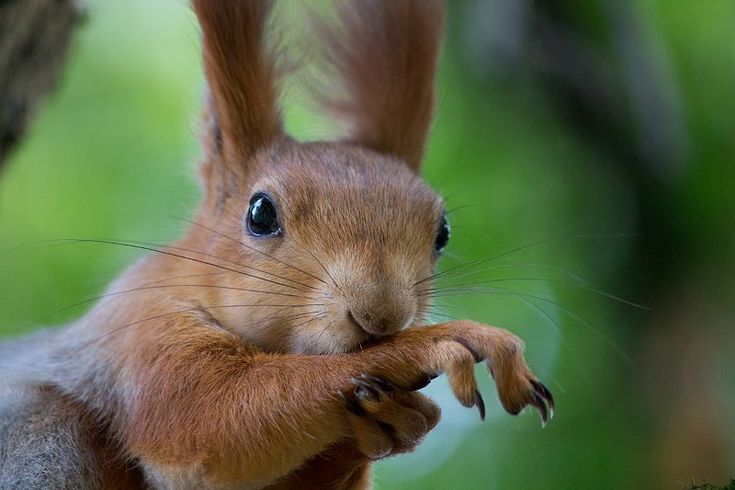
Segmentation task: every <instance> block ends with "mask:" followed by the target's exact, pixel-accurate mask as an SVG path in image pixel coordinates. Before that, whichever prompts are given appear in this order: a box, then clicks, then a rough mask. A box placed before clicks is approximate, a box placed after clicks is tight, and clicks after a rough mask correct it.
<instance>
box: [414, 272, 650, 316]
mask: <svg viewBox="0 0 735 490" xmlns="http://www.w3.org/2000/svg"><path fill="white" fill-rule="evenodd" d="M516 281H532V282H551V283H554V282H555V283H561V284H564V285H568V286H572V287H575V288H578V289H581V290H583V291H587V292H590V293H593V294H596V295H599V296H603V297H605V298H608V299H612V300H614V301H617V302H619V303H623V304H626V305H628V306H632V307H634V308H638V309H640V310H644V311H650V310H651V308H650V307H648V306H643V305H640V304H638V303H634V302H633V301H630V300H627V299H625V298H621V297H619V296H615V295H614V294H611V293H608V292H607V291H603V290H600V289H597V288H593V287H590V286H586V285H584V284H578V283H575V282H570V281H565V280H563V279H555V278H549V277H504V278H496V279H488V280H485V281H475V282H469V283H464V284H452V285H447V286H443V287H435V288H432V289H428V290H427V291H426V292H427V293H428V294H425V295H426V296H431V297H436V296H433V293H442V292H445V291H447V292H455V291H461V288H463V287H465V286H479V285H482V284H492V283H498V282H516Z"/></svg>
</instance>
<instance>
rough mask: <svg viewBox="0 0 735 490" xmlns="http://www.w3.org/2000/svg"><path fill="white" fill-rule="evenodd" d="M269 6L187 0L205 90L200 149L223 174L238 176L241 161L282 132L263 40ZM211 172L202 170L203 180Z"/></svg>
mask: <svg viewBox="0 0 735 490" xmlns="http://www.w3.org/2000/svg"><path fill="white" fill-rule="evenodd" d="M271 4H272V2H271V1H269V0H192V7H193V9H194V12H195V13H196V16H197V18H198V19H199V24H200V25H201V30H202V52H203V59H204V71H205V75H206V79H207V84H208V97H207V99H208V105H207V108H206V109H205V136H204V138H205V148H206V151H207V153H208V155H207V157H208V160H209V161H210V162H212V161H215V162H216V165H220V166H225V167H226V168H224V169H221V170H223V171H224V174H232V172H235V174H242V172H243V168H244V167H245V162H246V160H247V159H248V158H249V157H251V156H252V155H253V153H255V152H256V151H258V150H259V149H261V148H264V147H266V146H268V145H269V144H270V143H271V142H272V141H273V140H274V139H275V138H277V137H278V136H280V135H281V132H282V129H281V117H280V113H279V110H278V89H277V70H276V63H275V56H274V55H273V53H272V52H271V51H270V50H269V49H268V46H267V43H266V36H265V32H266V25H267V23H268V17H269V14H270V10H271ZM209 165H214V164H212V163H209ZM213 170H216V169H205V171H204V174H205V178H207V179H208V180H210V179H211V177H212V175H213V174H214V173H215V172H213ZM219 173H222V172H219ZM221 184H222V183H220V185H221Z"/></svg>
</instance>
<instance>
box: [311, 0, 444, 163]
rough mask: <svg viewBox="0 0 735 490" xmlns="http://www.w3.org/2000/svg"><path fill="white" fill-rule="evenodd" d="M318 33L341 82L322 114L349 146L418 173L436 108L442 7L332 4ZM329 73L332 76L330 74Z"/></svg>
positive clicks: (380, 0) (433, 1)
mask: <svg viewBox="0 0 735 490" xmlns="http://www.w3.org/2000/svg"><path fill="white" fill-rule="evenodd" d="M337 15H338V23H337V25H336V26H333V27H329V26H326V25H320V27H319V29H318V31H319V35H320V36H322V37H323V39H324V43H325V45H326V61H327V62H328V63H329V64H330V65H331V68H332V69H333V71H334V72H336V74H337V75H338V77H339V78H340V79H341V82H342V87H341V88H342V92H341V93H340V94H339V95H337V96H332V95H327V96H326V97H323V99H324V103H325V106H326V108H327V109H328V110H329V111H331V112H332V113H333V114H335V115H336V116H337V117H338V118H339V119H340V120H341V121H343V122H344V123H345V125H346V127H347V130H348V133H349V137H350V139H351V140H353V141H355V142H357V143H359V144H361V145H363V146H366V147H368V148H371V149H374V150H377V151H379V152H382V153H388V154H392V155H394V156H397V157H399V158H401V159H403V160H404V161H405V162H406V164H408V166H409V167H411V168H412V169H413V170H414V171H418V170H419V169H420V167H421V160H422V158H423V155H424V151H425V147H426V140H427V137H428V133H429V129H430V127H431V123H432V118H433V113H434V105H435V87H434V83H435V74H436V67H437V60H438V57H439V51H440V46H441V38H442V26H443V23H444V3H443V0H350V1H345V0H338V4H337ZM330 71H332V70H330Z"/></svg>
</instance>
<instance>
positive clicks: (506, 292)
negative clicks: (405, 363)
mask: <svg viewBox="0 0 735 490" xmlns="http://www.w3.org/2000/svg"><path fill="white" fill-rule="evenodd" d="M475 293H480V294H501V295H510V296H516V297H525V298H527V299H534V300H537V301H543V302H544V303H548V304H551V305H553V306H554V307H556V308H557V309H558V310H559V311H560V312H562V313H564V314H565V315H567V316H569V317H570V318H572V319H573V320H575V321H577V322H578V323H580V324H582V325H584V326H586V327H587V328H589V329H590V330H592V331H593V332H594V333H595V334H596V335H597V336H598V337H599V338H601V339H602V340H603V341H605V343H606V344H607V345H608V346H609V347H610V348H612V349H613V350H614V351H615V352H616V353H617V354H618V355H619V356H620V357H621V358H622V359H623V360H624V361H625V362H626V364H628V365H629V366H633V365H634V361H633V359H632V358H631V357H630V356H629V355H628V354H627V353H626V352H625V351H623V350H622V348H621V347H620V346H618V345H617V344H616V343H615V342H614V341H613V340H612V339H610V337H608V336H607V335H605V334H604V333H603V332H602V331H601V330H600V329H598V328H597V327H595V326H594V325H593V324H591V323H590V322H589V321H587V320H585V319H584V318H582V317H580V316H579V315H577V314H576V313H574V312H573V311H571V310H570V309H568V308H566V307H565V306H562V305H561V304H560V303H559V302H557V301H554V300H552V299H550V298H547V297H544V296H539V295H535V294H530V293H524V292H520V291H514V290H512V289H508V288H504V287H492V288H476V289H474V290H472V289H468V290H467V291H462V292H461V293H459V294H475Z"/></svg>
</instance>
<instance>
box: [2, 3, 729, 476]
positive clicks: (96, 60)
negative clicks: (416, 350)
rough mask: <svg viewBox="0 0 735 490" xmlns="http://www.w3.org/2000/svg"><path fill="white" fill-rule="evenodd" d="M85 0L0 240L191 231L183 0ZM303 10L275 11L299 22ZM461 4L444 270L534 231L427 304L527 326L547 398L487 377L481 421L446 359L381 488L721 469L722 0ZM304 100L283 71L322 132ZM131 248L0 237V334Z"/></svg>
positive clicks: (9, 172) (433, 168) (99, 279)
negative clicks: (404, 450) (523, 396)
mask: <svg viewBox="0 0 735 490" xmlns="http://www.w3.org/2000/svg"><path fill="white" fill-rule="evenodd" d="M86 3H87V6H88V20H87V23H86V25H84V26H83V28H82V29H81V30H80V31H79V32H78V33H77V36H76V39H75V43H74V45H73V48H72V52H71V56H70V58H69V63H68V66H67V69H66V71H65V75H64V76H63V79H62V82H61V84H60V87H59V88H58V90H57V91H56V93H55V94H54V95H53V96H52V97H51V98H50V100H49V101H48V103H47V104H46V106H45V107H44V109H43V110H42V111H41V113H40V115H39V117H38V118H37V119H36V121H35V122H34V124H33V127H32V128H31V130H30V133H29V135H28V137H27V139H26V140H25V141H24V143H23V144H22V146H21V147H20V148H19V149H18V150H17V151H16V153H15V154H14V155H13V157H12V161H11V162H10V163H9V165H8V167H7V168H6V169H5V171H4V172H3V175H2V182H1V183H0V250H8V249H11V248H13V247H16V246H18V245H22V244H28V243H35V242H38V241H41V240H49V239H58V238H119V239H127V240H142V241H151V242H164V241H167V240H170V239H172V238H174V237H176V236H177V235H178V234H180V233H181V229H182V225H181V223H180V222H179V221H177V220H175V219H172V218H171V217H170V216H172V215H173V216H187V215H189V214H190V213H191V212H192V210H193V209H194V207H195V206H196V203H197V201H198V199H199V191H198V187H197V183H196V178H195V176H196V171H195V169H196V162H197V155H198V147H197V138H196V134H197V129H196V127H197V125H196V123H197V118H198V111H199V107H200V99H201V93H202V86H203V85H202V84H203V82H202V75H201V68H200V63H199V54H198V33H197V29H196V26H195V23H194V19H193V16H192V15H191V13H190V12H189V11H188V8H187V7H186V4H185V2H183V1H180V0H157V1H156V2H148V1H144V0H129V1H126V2H113V1H109V0H106V1H102V0H89V1H87V2H86ZM295 5H296V4H295V2H290V1H286V2H281V7H282V8H281V10H282V12H281V15H283V16H284V20H283V22H286V23H288V25H289V26H296V27H298V26H299V25H300V19H301V14H300V13H299V12H300V10H298V9H297V8H295ZM450 7H451V8H450V17H449V22H448V38H447V47H446V50H445V54H444V58H443V62H442V67H441V74H440V94H441V100H440V107H439V112H438V117H437V122H436V125H435V128H434V131H433V136H432V139H431V146H430V150H429V153H428V158H427V162H426V167H425V171H424V175H425V176H426V178H427V180H428V181H429V182H430V183H431V184H432V185H433V186H434V187H435V188H436V189H438V190H439V191H441V192H442V193H443V194H444V195H445V196H447V200H448V207H449V208H450V209H452V211H451V215H450V217H451V222H452V224H453V231H454V233H453V238H452V242H451V245H450V248H449V253H448V256H447V258H446V259H444V262H443V264H442V267H445V268H446V267H451V266H453V265H456V264H458V263H462V262H463V261H465V260H468V259H472V258H477V257H487V256H492V255H495V254H503V253H504V252H508V251H512V250H514V249H517V248H519V247H524V246H525V245H530V244H534V243H536V242H538V241H542V243H536V244H535V245H532V246H528V247H526V248H522V249H520V250H517V251H515V252H513V253H509V254H507V255H504V256H502V257H499V258H497V259H495V260H492V261H489V262H487V263H485V264H483V265H482V266H479V267H476V268H474V269H471V270H472V272H473V274H472V275H468V276H466V277H463V278H461V279H460V280H457V281H446V282H444V284H445V285H447V286H449V287H451V286H453V285H456V286H462V287H463V288H471V289H472V291H464V292H463V293H462V294H456V295H449V296H447V297H445V298H442V299H440V300H439V303H441V304H442V305H444V306H443V308H445V309H444V310H443V312H444V314H447V315H451V316H453V317H463V318H464V317H469V318H473V319H477V320H481V321H483V322H486V323H490V324H495V325H499V326H503V327H505V328H508V329H510V330H512V331H514V332H516V333H518V334H519V335H520V336H521V337H522V338H523V339H524V340H525V341H526V343H527V352H528V359H529V363H530V364H531V365H532V367H533V368H534V370H535V371H536V372H537V374H539V375H540V376H541V377H542V378H543V379H545V380H546V381H548V382H549V385H550V387H551V388H552V390H553V391H554V392H555V395H556V398H557V416H556V417H555V418H554V419H553V420H552V422H551V423H550V424H549V426H547V427H546V428H545V429H543V430H542V429H541V428H540V424H539V422H538V418H537V417H536V415H535V414H532V413H530V412H527V413H524V414H522V415H521V416H520V417H517V418H514V417H510V416H508V415H507V414H505V413H503V412H502V411H501V409H500V407H499V405H498V403H497V400H496V397H495V393H494V389H493V387H492V385H491V382H490V381H483V383H482V390H483V393H484V394H485V399H486V401H487V402H488V405H489V411H490V412H491V415H490V416H489V418H488V420H487V421H486V422H485V424H481V423H480V422H479V417H478V416H477V414H476V413H474V412H472V411H469V410H466V409H464V408H462V407H460V406H459V404H458V403H457V402H456V401H454V400H453V399H452V397H451V395H450V393H449V391H448V389H447V387H446V386H445V385H444V383H443V381H442V380H441V379H440V380H438V381H437V382H436V383H434V384H433V385H432V386H431V387H430V388H429V389H428V391H429V393H430V394H431V395H432V396H434V397H436V398H437V399H438V400H439V402H440V404H441V405H442V409H443V412H444V420H443V421H442V423H441V424H440V425H439V427H438V429H437V430H436V431H435V432H434V433H432V434H431V436H430V437H429V438H428V440H427V441H426V443H425V445H424V446H422V448H421V449H420V450H419V451H418V452H416V453H415V454H411V455H407V456H403V457H399V458H395V459H392V460H389V461H385V462H382V463H380V464H379V465H378V468H377V474H376V483H377V485H376V486H377V488H378V489H391V488H402V489H403V488H407V489H413V488H415V489H425V488H462V489H480V488H482V489H488V488H490V489H493V488H503V489H505V488H534V489H535V488H543V489H551V488H560V489H561V488H564V489H566V488H602V489H606V488H610V489H621V488H687V487H688V486H689V485H691V483H692V482H693V481H694V482H697V483H701V482H704V481H709V482H711V483H719V484H722V483H724V482H725V481H726V480H727V479H728V478H730V477H735V331H734V330H735V329H734V325H733V319H735V301H733V299H735V294H734V293H735V279H734V278H735V265H734V264H735V165H734V163H735V119H734V115H735V92H734V91H735V2H733V1H732V0H707V1H702V2H696V1H692V0H689V1H677V2H672V1H669V0H642V1H633V0H620V1H616V2H605V1H591V2H572V1H566V0H558V1H556V2H547V1H541V0H538V1H532V0H492V1H491V0H477V1H464V2H463V1H454V0H453V1H452V2H451V5H450ZM295 31H299V29H295ZM305 97H306V95H305V94H304V93H303V92H302V90H301V88H300V84H299V83H290V84H289V85H288V86H287V91H286V96H285V105H286V109H287V113H288V119H287V122H288V127H289V128H290V130H291V132H292V133H293V134H294V135H296V136H297V137H299V138H303V139H311V138H315V137H320V136H323V135H324V134H325V131H326V130H327V129H328V127H326V126H325V124H324V121H323V120H321V119H318V118H315V117H314V116H313V115H311V114H310V113H309V112H308V110H307V109H308V104H307V103H306V102H305V100H306V99H305ZM549 238H552V239H550V240H547V241H544V240H545V239H549ZM0 253H1V252H0ZM134 255H135V254H131V253H130V252H129V251H124V250H120V249H116V248H114V247H107V246H104V245H95V246H91V245H79V244H77V245H65V246H51V245H42V244H38V245H36V246H32V247H30V248H28V249H25V250H24V251H22V252H13V253H4V254H2V255H0V278H1V279H0V333H1V334H3V335H10V334H17V333H21V332H27V331H30V330H32V329H34V328H37V327H38V326H40V325H45V324H57V323H62V322H65V321H68V320H71V319H73V318H74V317H76V316H78V315H79V314H81V313H82V311H80V310H79V309H77V310H69V311H64V312H61V313H58V310H60V309H62V308H64V307H66V306H67V305H70V304H74V303H76V302H79V301H80V300H83V299H85V298H87V297H91V296H94V295H95V294H97V293H99V292H100V291H101V289H102V288H103V287H104V285H105V284H106V283H107V282H108V281H109V280H110V279H112V278H113V277H115V275H116V274H117V273H118V272H119V271H120V270H122V269H123V268H124V267H125V266H126V264H129V263H130V262H131V260H132V259H133V257H134ZM582 278H583V280H584V282H583V281H582ZM511 279H513V280H511ZM598 290H600V291H604V292H605V293H609V294H610V295H616V296H621V297H624V298H626V299H629V300H631V301H633V302H635V303H641V304H643V305H645V306H647V307H650V310H641V309H639V308H636V307H634V306H631V305H628V304H625V303H623V302H620V301H617V300H615V299H613V298H611V297H609V296H605V295H603V294H600V293H599V292H597V291H598ZM442 318H443V316H440V317H438V319H439V320H441V319H442ZM478 374H481V373H480V371H478Z"/></svg>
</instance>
